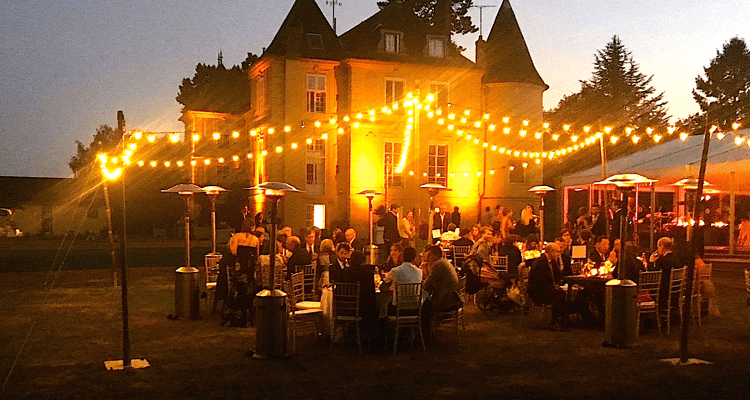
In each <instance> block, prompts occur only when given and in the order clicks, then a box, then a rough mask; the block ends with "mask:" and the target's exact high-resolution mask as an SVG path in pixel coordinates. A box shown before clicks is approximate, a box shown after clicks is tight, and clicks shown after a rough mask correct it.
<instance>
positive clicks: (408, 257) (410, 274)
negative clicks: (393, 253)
mask: <svg viewBox="0 0 750 400" xmlns="http://www.w3.org/2000/svg"><path fill="white" fill-rule="evenodd" d="M416 258H417V251H416V250H415V249H414V248H413V247H407V248H405V249H404V262H403V264H401V265H399V266H398V267H395V268H393V269H391V270H390V271H389V272H388V275H386V277H385V282H386V283H389V284H391V286H390V288H391V289H395V287H396V285H405V284H410V283H421V282H422V270H421V269H419V267H417V266H416V265H414V264H412V262H414V260H415V259H416ZM395 302H396V294H395V293H394V296H393V303H394V304H395Z"/></svg>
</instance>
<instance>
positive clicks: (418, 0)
mask: <svg viewBox="0 0 750 400" xmlns="http://www.w3.org/2000/svg"><path fill="white" fill-rule="evenodd" d="M403 1H404V0H386V1H378V7H380V8H381V9H382V8H384V7H385V6H387V5H388V4H389V3H394V2H403ZM452 1H453V3H452V4H451V17H452V18H451V31H452V32H453V33H458V34H461V35H464V34H467V33H473V32H476V31H477V30H478V29H479V28H477V27H476V26H474V25H473V24H472V23H471V17H470V16H468V15H466V13H467V12H469V7H471V5H472V3H473V0H452ZM413 3H414V7H413V10H414V14H416V15H417V16H418V17H419V18H422V19H426V21H427V23H428V24H430V25H433V24H434V22H433V17H434V16H435V6H436V5H437V3H438V2H437V0H414V1H413Z"/></svg>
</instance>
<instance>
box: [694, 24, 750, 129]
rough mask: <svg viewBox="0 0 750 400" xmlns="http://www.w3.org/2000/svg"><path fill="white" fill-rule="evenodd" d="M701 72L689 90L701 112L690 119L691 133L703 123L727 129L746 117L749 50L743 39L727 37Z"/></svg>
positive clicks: (749, 106) (749, 93)
mask: <svg viewBox="0 0 750 400" xmlns="http://www.w3.org/2000/svg"><path fill="white" fill-rule="evenodd" d="M703 71H704V72H705V78H703V77H701V76H698V77H696V78H695V86H696V87H695V89H694V90H693V98H694V99H695V101H696V102H697V103H698V105H699V106H700V109H701V113H699V115H697V116H692V118H693V124H692V127H693V128H694V129H695V130H698V131H702V130H703V128H705V123H706V122H708V123H710V124H712V125H713V124H716V125H718V126H719V127H721V128H723V129H731V125H732V123H733V122H735V121H739V120H743V119H745V118H747V117H749V116H750V50H748V48H747V45H746V44H745V41H744V40H743V39H740V38H738V37H733V38H731V39H730V40H729V41H728V42H727V43H725V44H724V47H723V49H722V51H721V52H719V51H718V50H717V51H716V57H715V58H714V59H712V60H711V63H710V64H709V66H708V67H704V68H703Z"/></svg>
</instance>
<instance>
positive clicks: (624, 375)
mask: <svg viewBox="0 0 750 400" xmlns="http://www.w3.org/2000/svg"><path fill="white" fill-rule="evenodd" d="M173 270H174V268H173V267H151V268H131V269H130V270H129V284H130V285H129V287H130V290H129V295H130V303H129V304H130V314H131V319H130V327H131V342H132V356H133V358H145V359H147V360H148V361H149V363H150V364H151V367H150V368H146V369H142V370H129V371H106V370H105V368H104V361H105V360H111V359H118V358H121V340H122V339H121V338H122V336H121V334H122V333H121V332H122V321H121V318H120V317H121V314H120V312H121V311H120V291H119V289H116V288H113V287H112V282H111V275H110V271H109V270H107V269H101V270H97V269H89V270H71V271H63V272H62V273H61V274H60V275H59V277H57V279H56V280H55V285H54V287H53V288H52V290H51V291H49V293H48V294H47V292H46V290H45V285H44V282H45V278H47V274H46V273H43V272H25V273H4V274H0V304H2V306H0V343H3V345H2V346H0V374H1V376H2V378H3V379H5V378H6V376H8V372H9V370H10V368H11V366H12V365H13V362H14V359H15V357H16V355H17V354H18V352H19V350H20V349H21V346H22V344H23V343H24V341H25V340H26V342H25V346H24V347H23V351H22V352H21V353H20V357H18V359H17V362H16V363H15V367H14V369H13V372H12V374H10V376H9V378H8V381H7V386H6V388H5V393H4V394H3V395H2V396H0V398H2V399H40V398H43V399H44V398H64V399H67V398H71V399H110V398H115V399H120V398H128V399H151V398H157V397H158V398H160V399H162V400H167V399H184V398H195V399H235V398H293V399H300V398H301V399H327V398H330V399H349V398H352V399H353V398H393V399H403V398H408V399H434V398H446V399H448V398H456V399H458V398H462V399H463V398H504V399H506V398H508V399H514V398H575V399H585V398H626V397H627V398H655V399H656V398H660V399H667V398H669V399H671V398H690V399H693V398H728V399H729V398H731V399H738V398H748V394H747V393H748V389H750V379H748V378H747V377H748V376H750V375H749V373H750V363H748V355H749V353H748V351H749V350H750V346H748V340H749V339H750V334H749V332H748V314H747V313H748V309H747V307H746V304H745V298H746V294H745V291H744V286H743V285H744V283H743V282H742V281H741V279H742V276H741V270H739V269H736V270H727V271H725V272H724V273H717V279H716V280H717V287H718V291H719V296H720V306H721V310H722V313H723V315H722V317H721V318H713V319H706V320H705V321H704V325H703V326H700V327H699V326H698V325H697V323H695V324H692V325H691V326H690V328H691V329H690V334H691V340H690V349H691V355H693V356H694V357H698V358H701V359H704V360H709V361H711V362H713V364H711V365H693V366H671V365H668V364H666V363H663V362H661V361H659V360H660V359H661V358H667V357H676V356H677V355H678V354H679V326H678V325H674V326H673V329H672V333H671V335H669V336H666V335H665V336H660V335H659V333H658V332H657V331H655V330H649V331H648V332H645V333H644V334H643V335H642V336H641V339H640V340H639V342H638V344H637V346H636V347H633V348H630V349H612V348H608V347H603V346H602V342H603V339H604V332H603V330H592V329H573V330H572V331H571V332H551V331H549V330H547V329H545V328H546V326H545V324H544V323H541V324H540V323H538V322H536V321H528V320H527V319H524V322H523V323H519V319H518V315H500V316H497V317H494V318H490V317H487V316H486V315H484V314H482V312H481V311H479V310H477V309H476V307H475V306H474V305H473V304H469V305H467V309H466V312H467V339H468V340H467V344H466V346H463V347H457V346H456V344H455V337H454V335H453V331H452V330H451V329H450V328H444V329H441V330H439V331H438V336H437V340H436V342H435V343H433V344H432V345H431V346H430V347H428V352H427V354H422V352H421V350H420V349H419V346H415V348H414V349H411V348H410V347H409V346H406V347H404V348H403V349H399V354H398V355H397V356H396V357H393V356H392V355H391V354H390V353H388V354H382V352H381V350H380V348H381V346H380V344H378V346H376V347H377V350H374V351H370V352H366V353H365V355H363V356H360V355H359V353H358V352H357V350H356V346H345V347H344V348H341V347H335V348H334V349H329V348H328V347H327V346H323V345H319V344H316V343H315V342H314V339H313V338H312V337H307V338H302V339H301V340H300V341H299V343H298V349H297V354H295V355H293V356H292V357H289V358H286V359H282V360H257V359H253V358H250V357H247V356H246V352H247V350H249V349H251V348H253V346H254V329H253V328H228V327H220V326H219V323H220V321H219V317H218V315H215V314H214V315H211V314H205V317H204V318H203V319H202V320H199V321H187V320H179V321H173V320H169V319H167V315H168V314H171V313H173V303H174V273H173ZM32 328H33V329H32ZM30 329H31V330H30ZM29 331H30V334H29V335H28V338H27V334H28V333H29Z"/></svg>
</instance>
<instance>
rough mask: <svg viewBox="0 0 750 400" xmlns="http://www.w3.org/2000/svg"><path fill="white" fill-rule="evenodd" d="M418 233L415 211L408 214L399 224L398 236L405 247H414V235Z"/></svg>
mask: <svg viewBox="0 0 750 400" xmlns="http://www.w3.org/2000/svg"><path fill="white" fill-rule="evenodd" d="M416 232H417V226H416V223H415V222H414V211H409V212H407V213H406V216H405V217H404V218H401V221H400V222H399V224H398V234H399V235H400V236H401V241H402V244H403V245H404V247H414V235H415V234H416Z"/></svg>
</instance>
